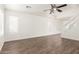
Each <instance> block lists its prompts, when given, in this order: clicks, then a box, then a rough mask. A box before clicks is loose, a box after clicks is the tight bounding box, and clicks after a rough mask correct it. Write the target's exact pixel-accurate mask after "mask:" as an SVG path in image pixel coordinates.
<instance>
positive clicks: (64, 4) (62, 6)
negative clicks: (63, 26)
mask: <svg viewBox="0 0 79 59" xmlns="http://www.w3.org/2000/svg"><path fill="white" fill-rule="evenodd" d="M65 6H67V4H63V5H61V6H58V7H57V8H61V7H65Z"/></svg>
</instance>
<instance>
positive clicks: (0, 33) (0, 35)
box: [0, 4, 4, 50]
mask: <svg viewBox="0 0 79 59" xmlns="http://www.w3.org/2000/svg"><path fill="white" fill-rule="evenodd" d="M3 44H4V8H3V5H1V4H0V50H1V48H2V46H3Z"/></svg>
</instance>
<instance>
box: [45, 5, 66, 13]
mask: <svg viewBox="0 0 79 59" xmlns="http://www.w3.org/2000/svg"><path fill="white" fill-rule="evenodd" d="M50 6H51V8H50V9H47V10H44V11H48V10H50V14H52V13H54V11H58V12H62V10H60V9H59V8H62V7H65V6H67V4H63V5H60V6H56V4H50Z"/></svg>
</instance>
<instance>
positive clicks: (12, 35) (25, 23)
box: [5, 10, 61, 41]
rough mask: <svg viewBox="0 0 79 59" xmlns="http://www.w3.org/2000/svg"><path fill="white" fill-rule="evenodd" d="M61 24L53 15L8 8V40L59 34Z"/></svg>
mask: <svg viewBox="0 0 79 59" xmlns="http://www.w3.org/2000/svg"><path fill="white" fill-rule="evenodd" d="M15 19H16V20H15ZM59 24H61V23H60V21H59V20H56V19H55V18H54V17H52V16H49V17H48V16H46V17H42V16H38V15H32V14H28V13H23V12H16V11H11V10H6V31H5V32H6V41H11V40H18V39H25V38H32V37H39V36H45V35H52V34H59V33H61V31H60V30H59V29H60V26H59Z"/></svg>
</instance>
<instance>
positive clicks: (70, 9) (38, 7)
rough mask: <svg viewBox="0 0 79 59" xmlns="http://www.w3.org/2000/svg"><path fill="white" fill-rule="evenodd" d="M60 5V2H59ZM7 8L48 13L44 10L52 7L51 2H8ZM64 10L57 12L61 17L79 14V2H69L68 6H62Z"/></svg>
mask: <svg viewBox="0 0 79 59" xmlns="http://www.w3.org/2000/svg"><path fill="white" fill-rule="evenodd" d="M57 5H59V4H57ZM26 6H31V7H32V8H26ZM6 9H8V10H14V11H21V12H30V13H31V12H32V13H36V12H37V13H40V12H41V13H46V12H44V11H43V10H45V9H50V4H6ZM60 9H61V10H63V12H62V13H58V12H57V11H56V14H57V15H59V16H60V17H61V16H63V17H65V16H70V15H74V14H79V5H78V4H68V6H66V7H63V8H60Z"/></svg>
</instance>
